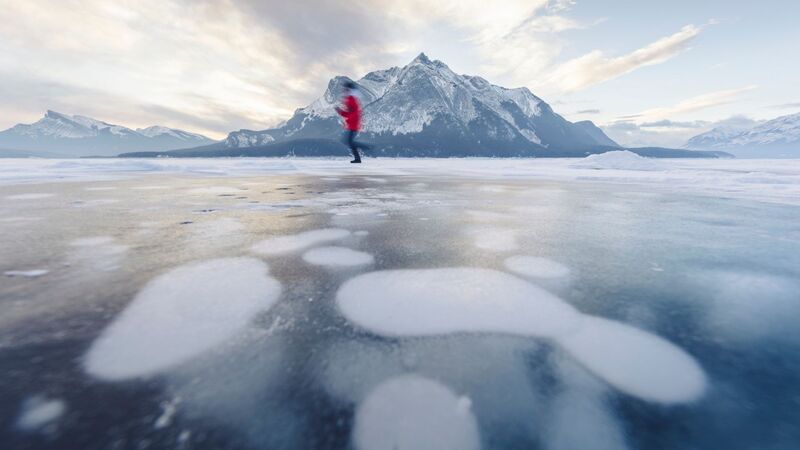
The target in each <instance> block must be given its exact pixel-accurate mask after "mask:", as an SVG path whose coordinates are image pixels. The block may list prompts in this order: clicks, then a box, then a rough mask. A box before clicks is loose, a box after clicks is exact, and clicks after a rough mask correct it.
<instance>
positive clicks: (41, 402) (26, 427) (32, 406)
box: [17, 396, 67, 431]
mask: <svg viewBox="0 0 800 450" xmlns="http://www.w3.org/2000/svg"><path fill="white" fill-rule="evenodd" d="M66 410H67V406H66V405H65V404H64V402H63V401H61V400H52V399H47V398H44V397H41V396H36V397H31V398H29V399H27V400H25V401H24V402H23V403H22V412H21V413H20V415H19V418H17V427H18V428H19V429H21V430H23V431H36V430H38V429H41V428H43V427H45V426H47V425H49V424H51V423H53V422H55V421H56V420H58V418H59V417H61V415H63V414H64V411H66Z"/></svg>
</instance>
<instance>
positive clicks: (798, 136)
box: [686, 113, 800, 158]
mask: <svg viewBox="0 0 800 450" xmlns="http://www.w3.org/2000/svg"><path fill="white" fill-rule="evenodd" d="M686 147H687V148H693V149H709V150H725V151H729V152H731V153H733V154H735V155H736V156H739V157H755V158H758V157H761V158H774V157H793V158H797V157H800V113H797V114H790V115H787V116H781V117H778V118H776V119H772V120H769V121H766V122H763V123H759V124H757V125H755V126H753V127H751V128H748V129H745V130H741V129H735V128H725V127H718V128H714V129H712V130H711V131H708V132H706V133H702V134H699V135H697V136H695V137H693V138H691V139H689V141H688V142H687V143H686Z"/></svg>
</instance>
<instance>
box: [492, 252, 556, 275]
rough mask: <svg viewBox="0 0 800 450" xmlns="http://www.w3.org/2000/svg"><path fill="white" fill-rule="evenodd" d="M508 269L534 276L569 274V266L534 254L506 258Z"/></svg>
mask: <svg viewBox="0 0 800 450" xmlns="http://www.w3.org/2000/svg"><path fill="white" fill-rule="evenodd" d="M505 266H506V268H507V269H508V270H510V271H512V272H514V273H516V274H518V275H524V276H528V277H534V278H561V277H565V276H567V275H569V268H568V267H567V266H565V265H563V264H561V263H559V262H556V261H553V260H552V259H547V258H540V257H536V256H512V257H510V258H506V260H505Z"/></svg>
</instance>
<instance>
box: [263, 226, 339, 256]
mask: <svg viewBox="0 0 800 450" xmlns="http://www.w3.org/2000/svg"><path fill="white" fill-rule="evenodd" d="M348 236H350V231H348V230H344V229H341V228H323V229H321V230H311V231H305V232H302V233H298V234H292V235H288V236H278V237H274V238H270V239H266V240H263V241H261V242H259V243H257V244H255V245H254V246H253V248H252V250H253V251H254V252H255V253H259V254H261V255H282V254H286V253H292V252H297V251H300V250H304V249H306V248H308V247H312V246H315V245H319V244H324V243H327V242H333V241H338V240H341V239H344V238H346V237H348Z"/></svg>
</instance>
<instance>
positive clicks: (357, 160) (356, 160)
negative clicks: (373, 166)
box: [350, 158, 361, 164]
mask: <svg viewBox="0 0 800 450" xmlns="http://www.w3.org/2000/svg"><path fill="white" fill-rule="evenodd" d="M350 164H361V158H358V159H354V160H352V161H350Z"/></svg>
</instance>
